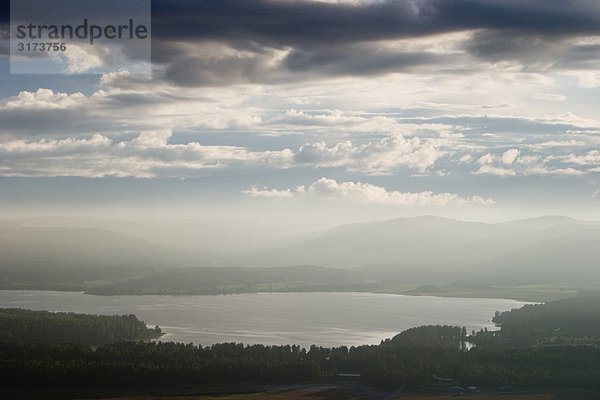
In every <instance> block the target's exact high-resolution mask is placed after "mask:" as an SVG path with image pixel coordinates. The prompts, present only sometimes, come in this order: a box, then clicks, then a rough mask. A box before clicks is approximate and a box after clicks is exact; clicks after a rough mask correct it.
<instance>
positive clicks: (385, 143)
mask: <svg viewBox="0 0 600 400" xmlns="http://www.w3.org/2000/svg"><path fill="white" fill-rule="evenodd" d="M441 154H442V153H441V151H440V150H439V149H438V148H437V147H436V146H435V145H434V144H433V143H430V142H425V141H423V140H421V139H419V138H417V137H413V138H411V139H408V140H407V139H405V138H404V137H403V136H400V135H394V136H390V137H387V138H384V139H382V140H381V141H378V142H370V143H366V144H362V145H355V144H353V143H352V142H351V141H345V142H341V143H336V144H335V145H333V146H328V145H327V144H326V143H325V142H318V143H307V144H305V145H303V146H301V147H300V149H299V150H298V152H297V153H296V154H295V155H294V160H295V162H297V163H300V164H313V165H315V166H316V167H325V168H330V167H345V168H347V169H348V170H350V171H364V172H367V173H369V174H386V173H390V172H393V171H394V170H396V169H398V168H400V167H403V166H405V167H409V168H411V169H413V170H416V171H418V172H425V171H426V170H427V169H428V168H430V167H432V166H433V165H434V164H435V162H436V160H437V159H438V158H439V157H440V156H441Z"/></svg>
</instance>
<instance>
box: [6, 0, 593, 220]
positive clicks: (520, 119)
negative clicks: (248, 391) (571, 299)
mask: <svg viewBox="0 0 600 400" xmlns="http://www.w3.org/2000/svg"><path fill="white" fill-rule="evenodd" d="M1 4H2V6H1V12H0V218H13V217H23V216H42V215H84V216H103V217H106V216H115V217H128V218H134V217H135V218H182V217H183V218H187V217H192V216H193V217H197V218H231V219H242V220H254V221H267V222H269V223H282V224H322V225H335V224H340V223H346V222H355V221H362V220H369V219H386V218H395V217H402V216H414V215H429V214H434V215H440V216H447V217H452V218H459V219H465V220H482V221H501V220H509V219H516V218H525V217H534V216H539V215H547V214H560V215H566V216H572V217H576V218H582V219H596V220H598V219H600V113H599V112H598V109H599V108H598V105H599V104H600V68H599V67H600V2H598V1H596V0H398V1H384V0H338V1H335V0H329V1H324V0H323V1H316V0H306V1H295V0H269V1H267V0H251V1H250V0H248V1H244V0H199V1H186V0H155V1H153V2H152V75H151V76H140V75H134V74H132V73H130V71H127V70H126V69H121V70H119V71H116V72H112V73H106V74H103V75H90V74H85V72H86V71H88V72H89V71H91V70H92V69H93V68H95V67H98V66H101V65H103V64H105V63H110V57H107V56H105V55H104V54H99V53H91V52H89V53H85V54H81V55H80V56H79V57H77V58H73V59H72V60H71V61H72V63H73V65H72V67H73V71H77V72H80V73H83V74H75V75H11V74H9V54H8V53H9V51H8V37H9V33H8V32H9V11H8V10H9V8H8V2H7V1H6V0H2V2H1ZM130 56H131V57H132V58H133V57H135V55H134V54H132V55H130Z"/></svg>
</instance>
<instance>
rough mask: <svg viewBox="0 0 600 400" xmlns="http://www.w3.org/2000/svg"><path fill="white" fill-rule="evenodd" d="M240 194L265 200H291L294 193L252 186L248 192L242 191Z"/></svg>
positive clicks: (289, 190)
mask: <svg viewBox="0 0 600 400" xmlns="http://www.w3.org/2000/svg"><path fill="white" fill-rule="evenodd" d="M242 193H244V194H246V195H248V196H250V197H266V198H291V197H294V192H292V190H291V189H283V190H277V189H265V188H259V187H257V186H253V187H251V188H250V189H248V190H243V191H242Z"/></svg>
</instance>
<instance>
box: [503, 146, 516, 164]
mask: <svg viewBox="0 0 600 400" xmlns="http://www.w3.org/2000/svg"><path fill="white" fill-rule="evenodd" d="M519 154H521V152H520V151H519V150H518V149H510V150H506V151H505V152H504V154H502V163H504V165H511V164H513V163H514V162H515V161H516V160H517V157H519Z"/></svg>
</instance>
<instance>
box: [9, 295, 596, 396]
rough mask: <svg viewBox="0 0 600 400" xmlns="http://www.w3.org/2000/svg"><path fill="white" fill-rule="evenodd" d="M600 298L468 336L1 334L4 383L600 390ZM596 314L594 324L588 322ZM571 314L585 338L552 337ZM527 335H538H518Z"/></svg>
mask: <svg viewBox="0 0 600 400" xmlns="http://www.w3.org/2000/svg"><path fill="white" fill-rule="evenodd" d="M599 305H600V297H588V298H580V299H575V300H572V301H564V300H561V301H557V302H552V303H547V304H546V305H536V306H529V307H526V308H523V309H521V310H517V311H512V312H508V313H502V314H500V313H499V314H497V315H496V318H495V320H496V321H497V322H498V323H501V324H502V329H501V330H500V331H498V332H487V331H486V330H482V331H481V332H479V333H477V334H475V335H467V332H466V329H464V328H461V327H453V326H428V327H419V328H413V329H409V330H407V331H405V332H402V333H401V334H399V335H397V336H396V337H394V338H392V339H390V340H386V341H384V342H382V343H381V344H380V345H377V346H375V345H373V346H358V347H345V346H341V347H335V348H324V347H319V346H311V347H310V348H308V349H305V348H301V347H299V346H290V345H287V346H263V345H252V346H244V345H242V344H233V343H225V344H217V345H213V346H210V347H202V346H194V345H191V344H178V343H152V342H143V341H138V342H119V343H109V344H105V345H103V346H101V347H98V348H97V349H92V348H91V347H89V346H83V345H81V344H79V345H75V344H49V343H45V344H42V343H31V342H24V341H22V340H20V341H15V342H1V343H0V374H2V376H3V377H4V378H5V382H9V383H10V384H12V385H22V386H31V385H32V384H34V385H36V386H69V387H78V386H79V387H82V386H90V387H91V386H94V385H96V386H97V385H98V383H99V382H101V383H102V385H103V386H106V387H127V388H135V387H139V386H142V387H150V386H157V385H159V386H162V385H184V384H215V383H248V382H252V383H293V382H319V381H331V380H336V379H339V374H359V375H360V378H359V379H360V380H361V381H363V382H366V383H370V384H372V385H376V386H379V387H390V388H398V387H403V388H407V389H413V388H425V387H430V386H431V385H439V384H440V383H439V382H440V380H441V381H443V382H452V384H459V385H462V386H470V385H475V386H482V387H497V386H501V385H512V386H515V387H518V388H522V389H553V388H565V387H573V388H581V389H590V390H600V347H599V346H597V340H598V338H599V337H600V332H596V331H594V330H593V327H594V323H593V321H594V319H593V318H596V317H595V316H596V314H598V313H600V311H598V310H600V307H598V306H599ZM569 310H570V311H569ZM21 312H22V311H21ZM52 315H54V316H56V315H57V314H52ZM67 315H69V314H67ZM561 316H562V317H561ZM559 317H560V318H563V319H557V318H559ZM121 318H125V319H126V320H131V321H134V319H133V318H135V317H121ZM590 318H592V320H591V321H592V325H590V326H587V325H586V321H589V319H590ZM135 321H137V319H135ZM527 321H529V322H527ZM552 321H554V322H552ZM567 322H568V323H571V324H572V325H571V326H570V327H569V328H568V331H569V332H570V334H573V335H576V336H573V337H577V338H578V340H577V341H565V342H564V343H561V342H559V341H556V340H549V338H550V337H551V336H552V335H554V337H555V336H556V335H557V333H556V330H555V329H554V326H555V325H553V324H555V323H559V324H561V326H562V324H564V323H567ZM139 323H140V322H139V321H137V322H136V323H135V324H139ZM135 324H134V325H135ZM578 327H581V331H579V330H578ZM517 328H518V329H517ZM515 332H517V333H518V334H517V335H516V336H515ZM528 335H530V336H531V337H533V338H534V339H535V340H528V341H523V340H522V339H521V338H523V337H528ZM548 335H550V336H548ZM515 337H516V338H518V340H515ZM467 340H468V341H471V342H474V343H476V344H477V346H476V347H475V348H472V349H470V350H465V348H463V347H461V346H460V344H461V343H463V342H464V341H467ZM434 377H436V378H434Z"/></svg>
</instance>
